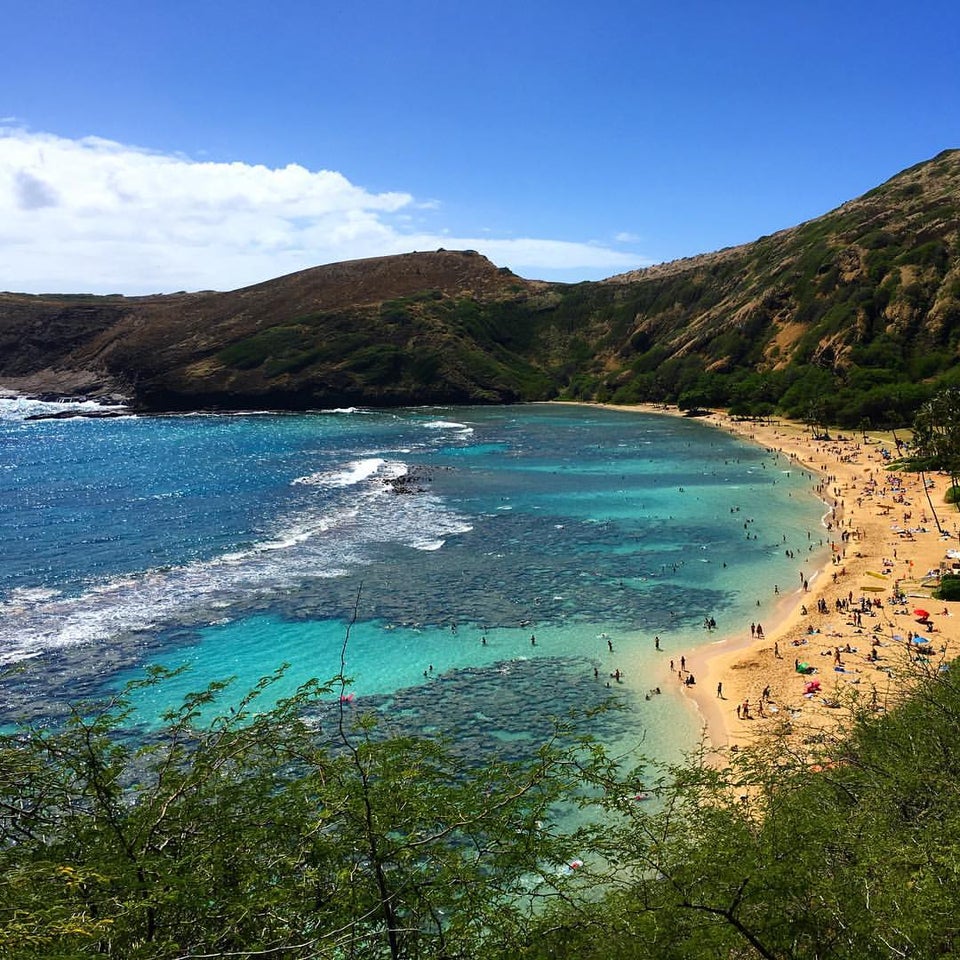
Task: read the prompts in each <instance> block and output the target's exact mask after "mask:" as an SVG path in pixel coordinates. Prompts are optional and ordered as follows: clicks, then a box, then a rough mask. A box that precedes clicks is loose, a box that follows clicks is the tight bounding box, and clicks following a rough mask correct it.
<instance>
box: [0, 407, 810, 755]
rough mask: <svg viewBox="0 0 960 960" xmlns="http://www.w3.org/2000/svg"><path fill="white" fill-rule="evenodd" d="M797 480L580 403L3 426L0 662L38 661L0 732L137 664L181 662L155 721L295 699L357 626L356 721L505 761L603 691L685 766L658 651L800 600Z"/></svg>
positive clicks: (615, 724)
mask: <svg viewBox="0 0 960 960" xmlns="http://www.w3.org/2000/svg"><path fill="white" fill-rule="evenodd" d="M10 403H12V402H11V401H0V407H3V405H4V404H8V405H9V404H10ZM21 406H22V402H21ZM31 409H35V408H31ZM811 487H812V481H811V480H810V479H809V478H808V477H806V476H804V475H803V474H802V473H801V472H800V471H798V470H796V469H794V468H791V466H790V465H788V464H786V463H785V462H782V461H778V460H777V458H775V457H772V456H771V455H770V454H768V453H766V452H765V451H762V450H760V449H759V448H756V447H752V446H749V445H746V444H744V443H742V442H741V441H739V440H737V439H735V438H732V437H730V436H728V435H726V434H724V433H722V432H720V431H717V430H715V429H712V428H709V427H707V426H705V425H703V424H700V423H697V422H694V421H686V420H679V419H676V418H672V417H664V416H656V415H641V414H636V413H627V412H622V411H615V410H604V409H597V408H587V407H570V406H558V405H546V404H542V405H531V406H524V407H495V408H489V407H483V408H445V409H413V410H402V411H366V410H350V411H329V412H324V413H317V414H313V415H276V414H259V415H253V414H248V415H232V416H231V415H215V416H212V415H196V416H179V417H143V418H139V417H129V418H122V419H115V420H89V419H75V420H49V421H26V420H24V419H23V416H22V411H21V415H18V414H17V413H16V412H15V411H14V412H11V410H10V408H9V406H8V407H7V408H6V414H5V415H4V414H3V413H2V412H0V504H2V506H3V516H4V536H3V538H2V541H0V658H2V660H3V661H5V662H7V663H11V662H14V661H20V662H28V669H26V670H25V671H24V672H22V673H18V674H17V675H15V676H14V677H12V678H8V679H7V680H5V681H4V686H5V691H4V692H5V694H6V695H7V704H8V707H7V710H6V714H7V716H6V719H7V720H9V719H11V718H13V717H14V716H18V715H19V716H24V715H32V716H47V715H55V714H56V713H57V712H58V711H59V710H60V709H62V707H63V704H64V703H65V702H66V701H68V700H72V699H75V698H76V697H80V696H84V697H87V696H101V695H104V694H105V693H108V692H110V691H114V690H117V689H119V688H120V687H121V686H122V684H123V683H124V682H125V681H126V680H128V679H131V678H134V677H137V676H141V675H142V671H143V667H144V665H145V664H146V663H162V664H164V665H167V666H171V667H176V666H179V665H182V664H187V665H188V666H189V669H188V670H187V671H186V672H185V673H184V674H182V675H181V676H179V677H177V678H175V679H174V680H171V681H168V682H166V683H165V684H163V686H162V687H160V688H159V692H158V691H157V690H154V691H151V692H150V693H149V695H148V694H144V695H143V696H141V698H140V700H139V701H138V704H137V708H138V709H137V717H138V718H139V719H140V720H141V721H142V722H143V723H145V724H147V725H149V724H151V723H154V722H155V718H156V717H157V716H158V714H159V713H160V712H161V711H162V709H164V708H165V707H167V706H169V705H170V704H171V703H173V702H176V701H177V700H178V699H179V698H180V696H182V695H183V694H184V693H186V692H188V691H190V690H197V689H201V688H202V687H204V686H205V685H206V684H207V683H208V682H210V681H213V680H221V679H224V678H226V677H236V680H235V682H234V686H233V688H232V689H234V690H235V691H237V694H238V695H239V693H240V692H242V691H245V690H246V689H248V688H249V687H251V686H252V685H253V684H254V683H255V682H256V681H257V679H259V678H260V677H261V676H264V675H266V674H269V673H271V672H273V671H274V670H275V669H276V668H277V667H278V666H279V665H280V664H281V663H288V664H289V665H290V666H289V668H288V672H287V674H286V676H285V678H284V680H283V681H282V682H281V683H280V684H278V686H277V693H278V695H280V694H284V695H285V694H287V693H289V692H291V691H292V690H293V689H295V688H296V686H297V685H299V683H301V682H302V681H303V680H304V679H306V678H308V677H314V676H315V677H318V678H320V679H321V680H323V679H327V678H330V677H333V676H335V675H337V674H338V673H339V672H340V666H341V664H340V658H341V654H342V653H343V650H344V637H345V635H346V633H347V627H348V624H350V622H351V621H352V620H354V619H355V622H354V623H353V625H352V627H351V628H350V636H349V643H348V644H347V645H346V650H345V654H344V656H345V662H344V673H345V674H346V675H347V676H349V677H350V678H352V685H351V688H350V689H351V692H352V693H353V695H354V700H353V703H352V705H351V709H353V710H362V709H367V708H369V709H375V710H377V711H378V712H379V713H380V715H381V716H382V717H383V718H384V720H385V721H386V722H395V721H399V720H401V719H402V721H403V722H404V723H409V724H411V725H412V726H414V727H417V728H419V729H426V730H436V729H439V730H446V731H456V736H457V738H458V740H460V741H469V740H470V739H471V738H472V737H474V736H476V737H478V738H479V740H480V741H483V740H486V741H489V739H490V738H491V737H493V738H497V737H499V738H500V740H499V742H500V743H501V744H502V743H506V742H507V741H509V740H510V739H511V738H514V737H519V738H521V739H525V738H535V737H536V736H539V735H540V734H542V732H543V723H542V721H543V718H544V717H549V716H550V715H551V714H556V715H561V714H563V713H565V712H566V711H567V710H569V709H571V708H575V707H577V706H581V707H586V706H590V705H593V704H595V703H597V702H599V701H600V700H602V699H603V698H604V697H606V696H608V695H610V694H611V693H613V694H615V695H616V696H618V697H619V698H620V699H621V700H622V701H623V702H624V703H625V704H626V705H627V706H628V707H629V709H626V710H622V711H617V712H616V715H615V716H613V717H609V718H608V719H607V720H605V721H604V729H603V731H602V733H603V736H604V737H605V738H606V739H607V740H608V741H610V742H616V743H617V744H618V747H625V746H629V745H631V744H636V743H640V742H642V744H643V749H644V750H645V751H646V752H649V753H653V754H655V755H659V756H671V755H676V753H677V752H678V751H680V750H682V749H685V748H689V747H690V746H692V744H693V743H694V742H695V740H696V738H697V732H698V724H699V721H698V718H697V717H696V715H695V713H694V712H693V711H692V710H691V708H690V706H689V704H688V703H686V702H685V701H684V700H683V699H681V698H680V697H678V696H677V695H676V693H677V691H676V684H675V680H674V679H673V678H672V677H670V676H668V672H669V671H668V667H667V663H668V661H669V659H670V658H671V657H676V658H679V655H680V654H681V653H687V654H689V653H690V651H691V650H693V649H694V647H695V646H696V645H697V644H700V643H703V642H704V641H705V640H707V639H709V637H708V635H707V633H706V631H705V630H704V629H703V621H704V618H706V617H713V618H714V619H715V620H716V622H717V634H718V635H719V634H722V633H723V632H724V631H733V630H739V629H742V628H743V627H744V625H748V624H749V622H750V621H751V620H754V619H756V618H757V617H758V616H761V615H763V614H765V613H766V612H767V611H768V610H769V609H770V604H771V602H772V600H773V598H774V585H775V584H777V585H778V586H779V587H780V589H781V592H785V591H787V590H789V589H796V587H797V585H798V583H799V575H800V573H802V572H803V570H807V571H809V570H810V569H812V564H813V563H814V560H815V557H816V555H817V549H818V548H819V544H820V539H821V536H822V526H821V524H820V516H821V514H822V512H823V507H822V504H821V503H820V502H819V501H817V500H816V499H815V498H814V497H813V495H812V493H811ZM787 550H790V551H792V552H793V553H794V554H795V557H794V558H790V557H788V556H787V555H786V551H787ZM808 575H809V574H808ZM758 600H759V601H760V603H761V606H760V607H759V608H758V607H757V601H758ZM655 634H656V635H657V636H659V638H660V645H661V651H659V652H658V651H656V650H655V649H654V644H653V637H654V635H655ZM531 637H535V643H533V642H531ZM484 640H485V641H486V642H484ZM611 647H612V650H611ZM431 668H432V669H431ZM618 669H619V670H621V671H623V673H624V676H623V681H624V682H622V683H618V682H617V681H616V680H615V679H614V678H613V677H611V674H612V673H614V671H616V670H618ZM608 684H609V687H608ZM658 686H659V687H660V688H661V689H663V690H664V695H663V696H657V695H655V694H652V695H651V694H650V691H652V690H653V689H654V688H656V687H658ZM648 695H650V699H647V696H648Z"/></svg>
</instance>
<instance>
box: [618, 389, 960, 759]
mask: <svg viewBox="0 0 960 960" xmlns="http://www.w3.org/2000/svg"><path fill="white" fill-rule="evenodd" d="M618 409H623V408H622V407H620V408H618ZM632 409H636V410H638V411H643V412H659V413H663V412H669V411H664V410H663V409H661V408H657V409H654V408H652V407H646V406H642V407H641V406H637V407H635V408H632ZM674 412H675V411H674ZM703 420H704V421H705V422H709V423H711V424H712V425H714V426H716V427H717V428H718V429H721V430H727V431H730V432H733V433H736V434H737V435H739V436H742V437H744V438H745V439H748V440H750V441H752V442H755V443H758V444H761V445H762V446H764V447H765V448H767V449H768V450H771V451H778V452H780V453H781V454H782V455H783V456H784V457H786V458H789V460H790V461H792V462H793V463H795V464H796V465H797V467H798V468H801V469H805V470H807V471H809V473H810V475H811V481H810V482H811V490H812V491H814V492H816V493H817V495H819V496H820V497H821V498H822V499H823V500H824V501H825V503H826V507H825V518H824V524H825V528H826V529H825V531H824V536H825V538H829V541H830V554H829V555H828V558H827V561H826V564H825V565H824V566H823V567H822V568H820V569H816V568H812V567H811V566H810V565H805V566H801V567H800V571H801V572H800V573H799V574H798V578H797V580H796V581H795V582H794V583H791V584H784V585H780V586H779V591H780V594H779V596H780V600H779V603H778V605H777V615H776V617H775V621H776V622H774V621H771V622H769V623H767V624H764V625H763V628H762V629H763V631H764V634H763V635H762V636H760V635H758V632H757V630H756V628H755V627H756V625H751V624H744V626H743V629H742V632H737V633H733V634H728V635H726V636H724V637H723V638H721V639H720V641H719V642H715V643H711V644H709V645H708V646H702V647H699V648H698V649H697V650H695V651H692V652H691V654H690V655H689V656H688V657H687V664H686V666H687V670H688V671H690V672H693V673H694V674H695V676H696V684H695V685H694V686H692V687H688V686H686V685H684V689H685V690H686V691H687V692H688V694H689V696H691V697H692V698H693V700H694V702H695V703H696V705H697V707H698V709H699V711H700V714H701V716H702V718H703V721H704V724H705V727H706V733H707V737H708V741H709V745H710V746H711V747H712V749H713V751H715V753H717V754H720V755H723V754H724V753H726V752H727V751H729V750H730V749H731V748H733V749H740V748H743V747H748V746H753V745H757V744H759V743H761V742H762V741H763V740H764V739H765V738H769V737H770V736H771V735H773V734H774V733H777V734H778V735H786V736H787V737H788V738H789V739H790V740H791V741H792V743H791V748H792V749H794V750H796V751H798V752H804V750H803V747H804V745H805V744H810V743H814V742H819V741H821V740H822V739H823V736H822V734H824V733H842V731H843V729H844V727H845V725H846V724H847V723H849V721H850V717H851V710H852V709H856V708H863V707H866V708H867V709H869V710H874V711H877V712H882V711H884V710H887V709H890V708H892V707H893V706H895V705H896V703H897V701H898V700H899V699H900V698H902V697H903V696H904V694H905V693H906V692H908V691H909V689H910V687H911V685H912V684H914V683H917V682H922V680H923V678H924V677H925V676H931V675H934V674H936V672H937V671H939V670H940V669H943V668H945V667H944V665H945V663H946V662H947V661H948V660H950V659H952V658H953V657H955V656H957V654H958V652H960V610H958V609H956V608H957V607H958V605H957V604H956V603H953V604H946V603H943V602H941V601H936V600H932V599H931V586H930V584H931V583H932V581H931V577H930V574H931V573H932V572H934V571H937V570H938V569H940V566H941V563H945V564H952V563H957V564H958V567H960V512H958V511H957V508H956V507H955V506H951V505H948V504H946V503H944V499H943V498H944V492H945V491H946V489H947V488H948V486H949V478H948V477H947V476H946V475H945V474H927V475H926V480H927V484H928V486H929V489H928V491H925V490H924V488H923V484H922V482H921V479H920V476H919V475H918V474H914V473H906V472H900V471H890V470H889V469H888V467H889V465H890V462H891V459H896V457H897V449H896V445H895V442H894V440H893V438H892V437H891V435H890V434H885V433H876V434H870V433H868V434H867V437H866V441H864V437H863V436H862V435H861V434H859V433H856V434H853V433H851V432H849V431H831V434H830V437H831V439H829V440H816V439H814V437H813V436H812V434H811V432H810V430H809V428H806V427H804V426H803V425H802V424H797V423H792V422H789V421H771V422H769V423H756V422H746V421H736V420H733V419H731V418H729V417H727V416H726V415H725V414H719V413H718V414H712V415H710V416H709V417H704V418H703ZM927 493H929V500H928V497H927ZM931 502H932V509H931V505H930V504H931ZM934 511H935V514H936V517H938V518H939V522H940V527H941V529H942V532H941V530H938V527H937V522H936V519H935V516H934ZM948 551H950V552H952V553H953V556H952V557H951V556H948ZM799 562H800V561H799V559H798V565H799ZM898 597H899V598H901V599H900V600H899V602H897V601H896V599H895V598H898ZM951 607H952V608H954V609H950V608H951ZM917 611H925V612H926V613H928V614H929V617H927V618H924V617H921V616H919V615H918V614H917ZM678 682H679V680H678Z"/></svg>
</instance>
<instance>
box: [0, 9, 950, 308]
mask: <svg viewBox="0 0 960 960" xmlns="http://www.w3.org/2000/svg"><path fill="white" fill-rule="evenodd" d="M4 33H5V39H6V42H5V43H4V52H3V56H2V57H0V289H6V290H19V291H26V292H78V291H90V292H100V293H103V292H121V293H130V294H135V293H155V292H166V291H171V290H178V289H204V288H217V289H230V288H234V287H239V286H243V285H245V284H249V283H255V282H258V281H261V280H265V279H268V278H270V277H273V276H279V275H281V274H283V273H288V272H291V271H292V270H296V269H302V268H305V267H309V266H312V265H315V264H319V263H325V262H331V261H336V260H343V259H352V258H355V257H362V256H376V255H380V254H386V253H398V252H403V251H406V250H414V249H421V250H422V249H435V248H436V247H439V246H444V247H447V248H448V249H456V248H460V247H465V246H469V247H473V248H475V249H479V250H480V251H481V252H483V253H485V254H487V255H488V256H489V257H490V258H491V259H492V260H494V262H496V263H497V264H498V265H500V266H508V267H510V268H511V269H513V270H515V271H516V272H517V273H519V274H521V275H523V276H527V277H536V278H542V279H556V280H568V281H575V280H584V279H597V278H600V277H604V276H609V275H611V274H614V273H618V272H622V271H624V270H627V269H631V268H634V267H638V266H642V265H646V264H649V263H657V262H661V261H664V260H671V259H675V258H677V257H683V256H690V255H693V254H696V253H701V252H706V251H709V250H714V249H718V248H720V247H723V246H729V245H732V244H738V243H744V242H747V241H750V240H754V239H756V238H757V237H758V236H761V235H763V234H766V233H771V232H773V231H775V230H778V229H782V228H785V227H789V226H792V225H794V224H796V223H799V222H801V221H803V220H806V219H809V218H811V217H815V216H818V215H820V214H822V213H825V212H827V211H828V210H830V209H832V208H833V207H836V206H838V205H839V204H841V203H843V202H844V201H846V200H848V199H851V198H853V197H855V196H857V195H859V194H861V193H863V192H865V191H866V190H869V189H870V188H872V187H874V186H876V185H877V184H879V183H881V182H883V181H884V180H886V179H888V178H889V177H891V176H893V175H894V174H896V173H897V172H899V171H900V170H902V169H904V168H905V167H908V166H911V165H912V164H914V163H918V162H920V161H922V160H925V159H929V158H930V157H932V156H934V155H935V154H937V153H938V152H939V151H940V150H943V149H946V148H950V147H958V146H960V55H958V50H960V4H958V3H957V2H956V0H950V2H947V0H918V2H915V3H913V4H909V5H908V4H905V3H902V2H897V3H892V2H888V0H873V2H867V0H860V2H845V0H834V2H829V3H828V2H822V0H808V2H797V0H792V2H791V0H784V2H779V3H777V2H770V0H765V2H753V0H740V2H737V0H728V2H725V3H720V2H705V0H700V2H694V0H673V2H666V3H656V4H655V3H649V2H646V0H637V2H633V3H628V2H612V0H595V2H593V3H586V2H582V3H572V2H567V0H557V2H552V3H549V2H543V0H524V2H511V3H505V2H501V0H488V2H486V3H483V4H467V3H459V2H455V0H447V2H442V3H441V2H432V0H404V2H402V3H401V2H399V0H392V2H390V0H352V2H325V0H314V2H301V0H291V2H284V0H275V2H273V3H269V4H268V3H266V2H258V3H254V2H232V3H227V2H221V0H190V2H183V0H141V2H139V3H134V2H131V0H123V2H121V0H96V2H89V0H88V2H79V0H76V2H71V0H60V2H53V0H32V2H31V3H29V4H27V3H19V4H10V5H8V7H7V9H6V10H5V13H4Z"/></svg>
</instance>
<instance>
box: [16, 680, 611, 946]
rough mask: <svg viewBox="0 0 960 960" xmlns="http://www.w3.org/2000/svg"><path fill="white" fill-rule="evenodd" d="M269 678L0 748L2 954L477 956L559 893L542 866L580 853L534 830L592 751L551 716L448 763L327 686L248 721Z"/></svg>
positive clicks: (120, 711)
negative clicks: (231, 704)
mask: <svg viewBox="0 0 960 960" xmlns="http://www.w3.org/2000/svg"><path fill="white" fill-rule="evenodd" d="M167 675H168V674H167V673H166V672H165V671H161V670H154V671H153V672H152V675H151V676H150V677H149V678H148V679H147V680H145V681H143V683H147V684H154V683H162V682H163V680H164V679H165V678H166V676H167ZM276 679H277V675H274V676H272V677H268V678H265V679H264V680H263V681H261V683H260V684H259V685H258V686H257V687H256V688H255V689H254V690H253V691H252V692H251V693H250V694H249V695H248V696H247V697H246V698H244V700H243V702H242V703H241V704H240V706H239V707H237V708H235V709H229V710H226V711H224V712H222V713H220V714H217V715H216V716H214V718H213V719H212V720H211V719H209V717H210V711H211V709H212V708H215V707H216V703H217V699H218V696H219V695H220V694H221V693H222V691H223V690H224V688H225V686H226V685H225V684H214V685H212V686H211V687H210V688H209V689H207V690H205V691H203V692H202V693H198V694H194V695H191V696H190V697H188V698H187V699H186V700H185V702H184V703H183V704H182V705H181V707H179V708H178V709H176V710H172V711H170V712H169V713H168V714H167V716H166V725H165V727H164V728H163V729H162V730H161V731H159V732H157V733H154V734H151V735H149V737H148V738H147V739H146V740H138V739H135V738H134V736H133V734H132V732H131V731H130V730H129V729H128V728H126V729H125V726H124V725H125V724H126V723H128V722H129V720H130V694H131V693H132V690H128V691H126V692H125V693H124V694H122V695H120V696H118V697H116V698H115V699H113V700H112V701H110V702H108V703H105V704H102V705H100V706H98V707H92V706H89V705H88V706H85V707H83V708H77V709H76V710H75V711H74V712H73V715H72V717H71V719H70V722H69V723H68V724H67V725H66V727H65V728H64V729H62V730H59V731H56V732H46V731H44V730H41V729H30V730H25V731H21V732H19V733H16V734H8V735H5V736H2V737H0V877H2V879H0V954H2V955H3V956H4V957H8V958H10V960H23V958H28V957H29V958H40V957H43V958H45V960H46V958H55V957H67V956H69V957H82V956H86V955H88V954H89V955H98V954H102V953H108V954H110V955H113V956H122V957H124V958H140V957H144V958H146V957H150V958H159V957H170V958H172V957H185V956H191V955H195V954H203V955H212V956H218V955H228V954H229V955H232V956H249V957H254V956H259V955H266V956H284V957H287V958H296V957H311V958H315V957H327V956H329V957H334V956H336V957H354V958H362V957H381V956H387V957H391V958H416V957H441V956H443V957H459V956H463V957H467V956H476V955H477V950H478V944H482V943H484V942H489V943H490V944H491V945H492V944H494V943H510V942H512V941H513V939H514V938H515V937H516V936H518V933H517V931H519V930H521V929H523V927H524V925H525V924H526V922H527V918H528V917H529V915H530V912H531V910H533V909H534V908H535V907H534V904H536V903H542V902H544V901H549V900H550V899H551V898H555V897H559V896H561V895H563V893H564V891H565V890H566V889H567V888H569V887H570V886H571V885H573V884H575V883H576V882H578V881H577V878H576V877H574V876H570V877H568V876H565V875H558V873H557V870H558V867H559V866H561V865H562V864H563V863H564V862H565V861H566V860H567V859H569V857H570V856H571V853H570V851H571V850H575V849H578V848H579V844H580V843H581V842H585V841H581V840H579V839H577V838H576V835H575V833H570V832H565V831H563V830H560V829H558V828H557V827H555V826H554V825H553V823H554V820H555V814H556V807H557V804H558V803H559V802H560V801H561V800H566V801H569V800H570V799H571V798H575V797H576V795H577V794H578V793H579V791H580V783H581V777H582V776H584V775H585V776H587V777H588V778H589V777H592V776H594V774H592V773H591V771H593V770H595V769H596V768H597V766H598V764H599V763H600V762H601V754H599V753H596V752H595V751H594V750H593V748H592V746H591V745H590V743H589V741H575V740H574V737H573V732H572V729H571V728H570V727H569V725H567V724H566V723H560V722H558V724H557V727H556V734H555V737H554V738H553V740H552V741H551V742H549V743H546V744H544V745H543V746H542V747H541V748H540V750H539V751H537V752H536V754H535V755H534V756H533V757H532V758H531V760H530V762H529V763H526V764H504V763H497V762H494V761H491V762H489V763H484V764H483V765H481V766H480V767H478V768H476V769H467V768H466V766H465V763H464V761H462V760H458V759H456V758H455V757H454V756H453V754H452V753H451V752H450V751H449V750H448V749H447V747H446V745H445V744H444V743H443V742H442V741H439V740H436V739H433V740H427V739H424V738H417V737H413V736H407V735H400V734H392V735H387V734H385V733H384V732H383V731H382V730H380V729H379V727H378V725H377V724H376V723H375V722H374V720H373V719H372V718H371V717H360V718H358V719H357V720H356V721H354V720H353V719H352V718H351V717H350V716H349V714H348V708H346V707H345V706H344V701H342V700H341V701H339V702H337V699H336V693H337V690H336V688H335V687H331V685H329V684H318V683H316V682H311V683H309V684H306V685H305V686H304V687H302V688H301V689H300V691H298V693H297V694H296V695H295V696H293V697H291V698H290V699H287V700H283V701H281V702H280V703H278V704H277V705H276V706H275V707H272V708H270V709H261V708H260V704H261V702H262V699H263V697H264V695H265V694H267V693H268V691H269V689H270V687H271V686H272V684H273V683H274V681H275V680H276ZM136 686H138V684H135V685H133V688H134V689H135V688H136ZM331 692H332V693H333V696H331ZM328 729H333V730H335V732H334V733H333V734H332V735H330V734H325V733H324V732H323V731H324V730H328Z"/></svg>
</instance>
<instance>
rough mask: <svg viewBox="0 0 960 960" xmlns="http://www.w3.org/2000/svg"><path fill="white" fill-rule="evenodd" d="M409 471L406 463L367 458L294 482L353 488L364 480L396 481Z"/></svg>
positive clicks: (312, 474) (331, 487)
mask: <svg viewBox="0 0 960 960" xmlns="http://www.w3.org/2000/svg"><path fill="white" fill-rule="evenodd" d="M408 470H409V468H408V467H407V465H406V464H405V463H399V462H397V461H388V460H384V459H383V458H382V457H366V458H364V459H363V460H354V461H353V462H352V463H350V464H348V465H347V466H346V467H345V468H343V469H340V470H321V471H319V472H317V473H311V474H308V475H307V476H304V477H297V478H296V480H294V481H292V482H293V483H295V484H304V485H306V486H318V487H326V488H328V489H333V488H336V487H352V486H354V485H355V484H358V483H362V482H363V481H364V480H370V479H373V478H377V479H380V480H396V479H397V478H398V477H402V476H405V475H406V473H407V472H408ZM378 475H379V476H378Z"/></svg>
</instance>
